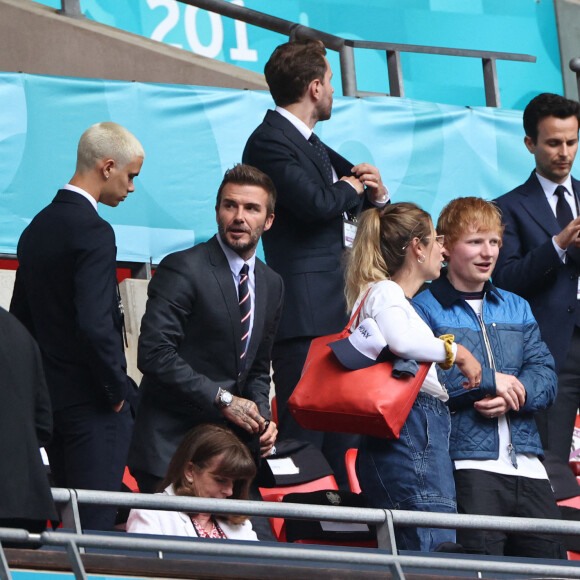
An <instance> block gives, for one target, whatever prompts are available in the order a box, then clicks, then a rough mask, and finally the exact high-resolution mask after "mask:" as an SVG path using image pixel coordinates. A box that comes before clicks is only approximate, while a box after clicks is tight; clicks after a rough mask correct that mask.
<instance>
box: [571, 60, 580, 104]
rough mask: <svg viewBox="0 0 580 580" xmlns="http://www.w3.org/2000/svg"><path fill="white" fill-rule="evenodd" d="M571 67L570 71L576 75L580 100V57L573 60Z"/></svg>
mask: <svg viewBox="0 0 580 580" xmlns="http://www.w3.org/2000/svg"><path fill="white" fill-rule="evenodd" d="M569 66H570V70H571V71H573V72H575V73H576V86H577V88H578V99H579V100H580V57H579V56H577V57H575V58H573V59H572V60H571V61H570V63H569Z"/></svg>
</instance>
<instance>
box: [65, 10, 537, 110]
mask: <svg viewBox="0 0 580 580" xmlns="http://www.w3.org/2000/svg"><path fill="white" fill-rule="evenodd" d="M61 2H62V10H61V11H60V12H61V13H62V14H65V15H67V16H73V17H78V15H79V13H80V6H79V0H61ZM180 2H181V3H182V4H188V5H190V6H195V7H197V8H202V9H204V10H208V11H209V12H214V13H216V14H220V15H222V16H226V17H229V18H233V19H235V20H239V21H241V22H246V23H247V24H252V25H254V26H258V27H260V28H265V29H267V30H271V31H273V32H278V33H280V34H283V35H285V36H288V37H289V38H290V39H292V40H294V39H305V38H315V39H318V40H321V41H322V42H323V43H324V45H325V46H326V48H328V49H330V50H334V51H336V52H338V54H339V58H340V69H341V78H342V93H343V95H344V96H347V97H364V96H370V95H375V94H383V93H369V92H366V91H359V90H358V89H357V82H356V66H355V59H354V49H355V48H361V49H369V50H381V51H385V52H386V55H387V71H388V79H389V90H390V96H393V97H404V96H405V90H404V87H403V71H402V67H401V53H402V52H406V53H414V54H419V53H420V54H433V55H441V56H459V57H466V58H478V59H481V61H482V67H483V83H484V88H485V103H486V105H487V106H488V107H500V106H501V103H500V96H499V84H498V79H497V67H496V61H498V60H511V61H518V62H532V63H534V62H536V57H535V56H531V55H529V54H517V53H511V52H490V51H486V50H463V49H455V48H444V47H437V46H418V45H413V44H394V43H389V42H370V41H362V40H349V39H346V38H342V37H340V36H335V35H333V34H328V33H326V32H322V31H321V30H317V29H315V28H310V27H308V26H303V25H302V24H297V23H295V22H290V21H289V20H284V19H283V18H278V17H276V16H271V15H269V14H264V13H263V12H258V11H256V10H252V9H251V8H246V7H245V6H238V5H237V4H233V3H230V2H227V1H226V0H180Z"/></svg>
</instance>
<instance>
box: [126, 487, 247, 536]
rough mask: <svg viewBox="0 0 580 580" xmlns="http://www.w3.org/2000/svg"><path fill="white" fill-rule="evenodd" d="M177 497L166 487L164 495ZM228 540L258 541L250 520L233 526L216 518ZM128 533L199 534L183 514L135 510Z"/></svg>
mask: <svg viewBox="0 0 580 580" xmlns="http://www.w3.org/2000/svg"><path fill="white" fill-rule="evenodd" d="M156 495H175V493H174V492H173V487H172V486H169V487H166V488H165V490H164V491H163V493H162V494H156ZM215 519H216V521H217V523H218V524H219V526H220V528H221V529H222V530H223V532H224V534H225V535H226V538H227V539H228V540H257V539H258V536H256V532H254V530H253V529H252V524H251V522H250V520H245V521H244V522H243V523H242V524H233V523H231V522H229V521H228V520H225V519H223V518H220V517H215ZM127 531H128V532H131V533H137V534H155V535H158V536H189V537H192V538H197V537H198V536H197V532H196V531H195V527H194V526H193V522H192V521H191V518H190V517H189V515H187V514H186V513H183V512H173V511H162V510H144V509H134V510H131V512H130V514H129V519H128V520H127Z"/></svg>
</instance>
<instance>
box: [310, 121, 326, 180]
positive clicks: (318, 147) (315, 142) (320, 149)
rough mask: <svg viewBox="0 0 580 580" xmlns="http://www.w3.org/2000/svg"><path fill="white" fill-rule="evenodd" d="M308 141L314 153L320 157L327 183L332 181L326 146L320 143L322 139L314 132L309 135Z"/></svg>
mask: <svg viewBox="0 0 580 580" xmlns="http://www.w3.org/2000/svg"><path fill="white" fill-rule="evenodd" d="M308 142H309V143H310V144H311V145H312V147H313V148H314V152H315V153H316V155H317V157H318V158H319V159H320V161H321V163H322V167H323V169H324V177H326V179H327V180H328V182H329V183H332V165H331V164H330V157H329V156H328V151H327V150H326V147H324V145H323V144H322V141H321V140H320V139H319V138H318V137H317V135H316V134H315V133H312V135H310V139H308Z"/></svg>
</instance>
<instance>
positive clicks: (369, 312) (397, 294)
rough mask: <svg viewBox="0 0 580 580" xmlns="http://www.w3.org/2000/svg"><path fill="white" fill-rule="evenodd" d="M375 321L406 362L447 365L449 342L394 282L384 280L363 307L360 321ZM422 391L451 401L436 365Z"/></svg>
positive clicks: (360, 297)
mask: <svg viewBox="0 0 580 580" xmlns="http://www.w3.org/2000/svg"><path fill="white" fill-rule="evenodd" d="M367 290H368V288H367V289H365V290H364V291H363V292H361V294H360V296H359V297H358V299H357V301H356V303H355V305H354V307H353V312H356V309H357V308H358V305H359V304H360V301H361V300H362V299H363V298H364V296H365V294H366V293H367ZM365 318H374V320H375V322H376V323H377V325H378V327H379V329H380V331H381V333H382V335H383V336H384V337H385V340H386V341H387V346H388V347H389V349H390V351H391V352H392V353H393V354H395V355H396V356H399V357H401V358H403V359H407V360H416V361H418V362H434V363H438V362H445V358H446V351H445V343H444V342H443V341H442V340H441V339H439V338H436V337H435V336H433V331H432V330H431V329H430V328H429V327H428V326H427V324H426V323H425V322H424V321H423V319H422V318H421V317H420V316H419V315H418V314H417V312H416V311H415V309H414V308H413V306H412V305H411V303H410V302H409V300H407V298H406V297H405V293H404V292H403V289H402V288H401V287H400V286H399V285H398V284H397V283H396V282H393V281H392V280H382V281H381V282H377V283H375V284H373V285H372V286H371V290H370V292H369V294H368V296H367V298H366V300H365V302H364V304H363V306H362V309H361V312H360V314H359V319H358V320H355V321H354V323H353V325H354V327H356V326H357V325H358V323H359V322H360V321H362V320H364V319H365ZM421 391H422V392H423V393H427V394H429V395H432V396H434V397H437V398H438V399H440V400H441V401H447V399H449V395H448V394H447V391H446V390H445V388H444V387H443V386H442V385H441V383H440V382H439V379H438V378H437V371H436V369H435V365H434V364H432V365H431V367H430V368H429V372H428V373H427V376H426V377H425V381H424V382H423V385H422V386H421Z"/></svg>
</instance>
